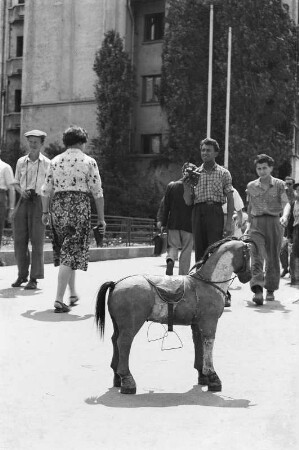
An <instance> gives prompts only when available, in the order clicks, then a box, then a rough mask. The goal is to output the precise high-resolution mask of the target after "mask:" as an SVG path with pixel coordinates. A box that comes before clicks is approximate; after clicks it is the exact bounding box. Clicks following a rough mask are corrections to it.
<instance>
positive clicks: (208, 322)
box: [199, 315, 222, 392]
mask: <svg viewBox="0 0 299 450" xmlns="http://www.w3.org/2000/svg"><path fill="white" fill-rule="evenodd" d="M217 322H218V316H217V317H215V316H211V315H209V316H208V317H207V316H203V317H201V320H200V324H199V327H200V329H201V338H202V345H203V368H202V374H203V375H204V376H205V377H207V383H206V384H207V385H208V390H209V391H212V392H219V391H221V389H222V385H221V381H220V379H219V377H218V375H217V373H216V372H215V369H214V365H213V348H214V342H215V334H216V328H217Z"/></svg>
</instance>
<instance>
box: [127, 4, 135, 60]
mask: <svg viewBox="0 0 299 450" xmlns="http://www.w3.org/2000/svg"><path fill="white" fill-rule="evenodd" d="M131 3H132V1H131V0H127V9H128V11H129V14H130V19H131V61H132V65H134V34H135V23H134V15H133V11H132V5H131Z"/></svg>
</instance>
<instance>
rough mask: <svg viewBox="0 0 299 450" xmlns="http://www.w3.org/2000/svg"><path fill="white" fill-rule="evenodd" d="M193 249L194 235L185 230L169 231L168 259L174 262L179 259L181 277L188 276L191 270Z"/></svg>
mask: <svg viewBox="0 0 299 450" xmlns="http://www.w3.org/2000/svg"><path fill="white" fill-rule="evenodd" d="M192 249H193V236H192V233H188V231H184V230H168V234H167V255H166V261H167V259H172V261H173V262H174V261H175V260H176V259H177V258H178V254H179V251H180V257H179V275H187V274H188V272H189V269H190V261H191V253H192Z"/></svg>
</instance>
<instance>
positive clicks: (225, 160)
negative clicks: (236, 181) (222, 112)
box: [224, 27, 232, 168]
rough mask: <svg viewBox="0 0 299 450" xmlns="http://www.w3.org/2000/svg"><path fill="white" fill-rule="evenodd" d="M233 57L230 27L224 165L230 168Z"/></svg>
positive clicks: (229, 30) (230, 30)
mask: <svg viewBox="0 0 299 450" xmlns="http://www.w3.org/2000/svg"><path fill="white" fill-rule="evenodd" d="M231 59H232V29H231V27H229V29H228V52H227V88H226V120H225V149H224V167H226V168H228V142H229V112H230V84H231Z"/></svg>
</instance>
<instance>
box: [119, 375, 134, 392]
mask: <svg viewBox="0 0 299 450" xmlns="http://www.w3.org/2000/svg"><path fill="white" fill-rule="evenodd" d="M120 393H121V394H136V384H135V381H134V378H133V377H132V375H125V376H124V377H121V387H120Z"/></svg>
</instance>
